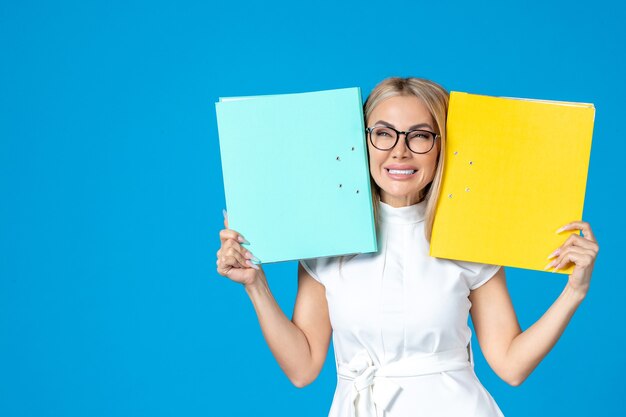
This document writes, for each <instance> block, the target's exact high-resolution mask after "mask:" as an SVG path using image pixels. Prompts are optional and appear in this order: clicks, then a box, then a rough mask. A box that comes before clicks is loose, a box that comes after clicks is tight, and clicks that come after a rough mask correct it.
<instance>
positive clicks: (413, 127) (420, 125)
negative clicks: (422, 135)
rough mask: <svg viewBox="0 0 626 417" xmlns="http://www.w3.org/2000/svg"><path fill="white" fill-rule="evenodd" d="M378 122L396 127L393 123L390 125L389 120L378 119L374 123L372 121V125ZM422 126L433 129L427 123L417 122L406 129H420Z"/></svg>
mask: <svg viewBox="0 0 626 417" xmlns="http://www.w3.org/2000/svg"><path fill="white" fill-rule="evenodd" d="M378 124H381V125H384V126H387V127H393V128H394V129H395V128H396V127H395V126H394V125H392V124H391V123H389V122H385V121H384V120H379V121H377V122H376V123H374V125H378ZM424 127H427V128H429V129H430V130H435V129H433V127H432V126H431V125H429V124H428V123H418V124H416V125H413V126H411V127H409V129H408V130H414V129H422V128H424Z"/></svg>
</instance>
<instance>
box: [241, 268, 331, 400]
mask: <svg viewBox="0 0 626 417" xmlns="http://www.w3.org/2000/svg"><path fill="white" fill-rule="evenodd" d="M257 278H258V279H255V280H254V281H253V282H252V283H250V284H246V286H245V289H246V292H247V293H248V296H249V297H250V300H251V301H252V303H253V305H254V309H255V311H256V314H257V317H258V319H259V324H260V326H261V330H262V332H263V336H264V337H265V340H266V341H267V344H268V346H269V348H270V350H271V352H272V354H273V355H274V357H275V358H276V361H277V362H278V364H279V365H280V367H281V368H282V370H283V371H284V372H285V374H286V375H287V377H288V378H289V380H290V381H291V382H292V383H293V384H294V385H295V386H297V387H299V388H302V387H304V386H306V385H308V384H310V383H311V382H313V381H314V380H315V378H317V376H318V375H319V373H320V371H321V369H322V366H323V365H324V361H325V360H326V355H327V353H328V346H329V344H330V336H331V332H332V329H331V325H330V319H329V314H328V305H327V302H326V294H325V288H324V286H323V285H322V284H321V283H319V282H317V281H316V280H315V279H313V278H312V277H311V276H310V275H309V274H308V273H307V272H306V270H305V269H304V268H302V266H301V265H300V264H298V294H297V296H296V302H295V307H294V312H293V318H292V320H289V319H288V318H287V316H285V314H284V313H283V312H282V310H281V309H280V307H279V305H278V303H276V300H275V299H274V297H273V295H272V293H271V291H270V289H269V286H268V283H267V279H266V277H265V274H264V273H263V271H262V270H260V271H259V272H258V274H257Z"/></svg>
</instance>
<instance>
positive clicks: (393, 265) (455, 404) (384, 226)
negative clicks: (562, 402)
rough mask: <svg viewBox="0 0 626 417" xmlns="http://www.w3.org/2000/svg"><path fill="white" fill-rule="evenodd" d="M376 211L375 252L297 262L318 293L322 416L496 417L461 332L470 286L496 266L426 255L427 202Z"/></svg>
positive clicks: (465, 322) (467, 337)
mask: <svg viewBox="0 0 626 417" xmlns="http://www.w3.org/2000/svg"><path fill="white" fill-rule="evenodd" d="M379 208H380V211H379V212H380V220H381V222H380V227H379V231H378V233H379V240H378V242H379V250H378V252H376V253H369V254H359V255H351V256H346V257H329V258H318V259H308V260H302V261H300V262H301V263H302V265H303V266H304V268H306V270H307V271H308V272H309V273H310V274H311V276H313V278H315V279H316V280H317V281H319V282H321V283H322V284H323V285H324V286H325V287H326V298H327V300H328V308H329V313H330V321H331V324H332V328H333V344H334V349H335V363H336V365H337V388H336V390H335V395H334V398H333V402H332V405H331V408H330V413H329V417H352V416H356V417H416V416H428V417H436V416H446V417H449V416H454V417H465V416H467V417H469V416H477V417H478V416H480V417H502V412H501V411H500V409H499V408H498V406H497V404H496V402H495V401H494V400H493V398H492V397H491V395H490V394H489V393H488V392H487V390H486V389H485V388H484V387H483V386H482V384H481V383H480V381H479V380H478V378H477V377H476V374H475V373H474V363H473V357H472V353H471V349H470V347H471V345H470V338H471V334H472V333H471V330H470V328H469V327H468V315H469V309H470V306H471V303H470V301H469V299H468V295H469V293H470V290H471V289H475V288H478V287H480V286H481V285H482V284H484V283H485V282H487V281H488V280H489V279H490V278H491V277H492V276H493V275H494V274H495V273H496V272H497V270H498V269H499V268H500V267H499V266H497V265H486V264H480V263H473V262H463V261H452V260H448V259H439V258H433V257H430V256H429V255H428V242H427V241H426V239H425V237H424V221H423V220H424V213H425V208H426V202H425V201H424V202H421V203H418V204H415V205H412V206H407V207H400V208H394V207H392V206H390V205H387V204H385V203H382V202H381V203H379Z"/></svg>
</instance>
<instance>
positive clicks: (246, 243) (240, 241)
mask: <svg viewBox="0 0 626 417" xmlns="http://www.w3.org/2000/svg"><path fill="white" fill-rule="evenodd" d="M237 240H238V241H239V243H243V244H244V245H249V244H250V242H248V241H247V240H246V239H244V238H243V236H241V235H239V236H238V237H237Z"/></svg>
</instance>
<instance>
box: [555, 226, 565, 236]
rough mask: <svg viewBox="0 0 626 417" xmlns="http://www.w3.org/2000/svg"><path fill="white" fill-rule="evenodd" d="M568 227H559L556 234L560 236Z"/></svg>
mask: <svg viewBox="0 0 626 417" xmlns="http://www.w3.org/2000/svg"><path fill="white" fill-rule="evenodd" d="M566 227H567V226H563V227H559V228H558V229H556V232H554V233H556V234H557V235H558V234H559V233H561V232H562V231H563V230H565V228H566Z"/></svg>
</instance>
